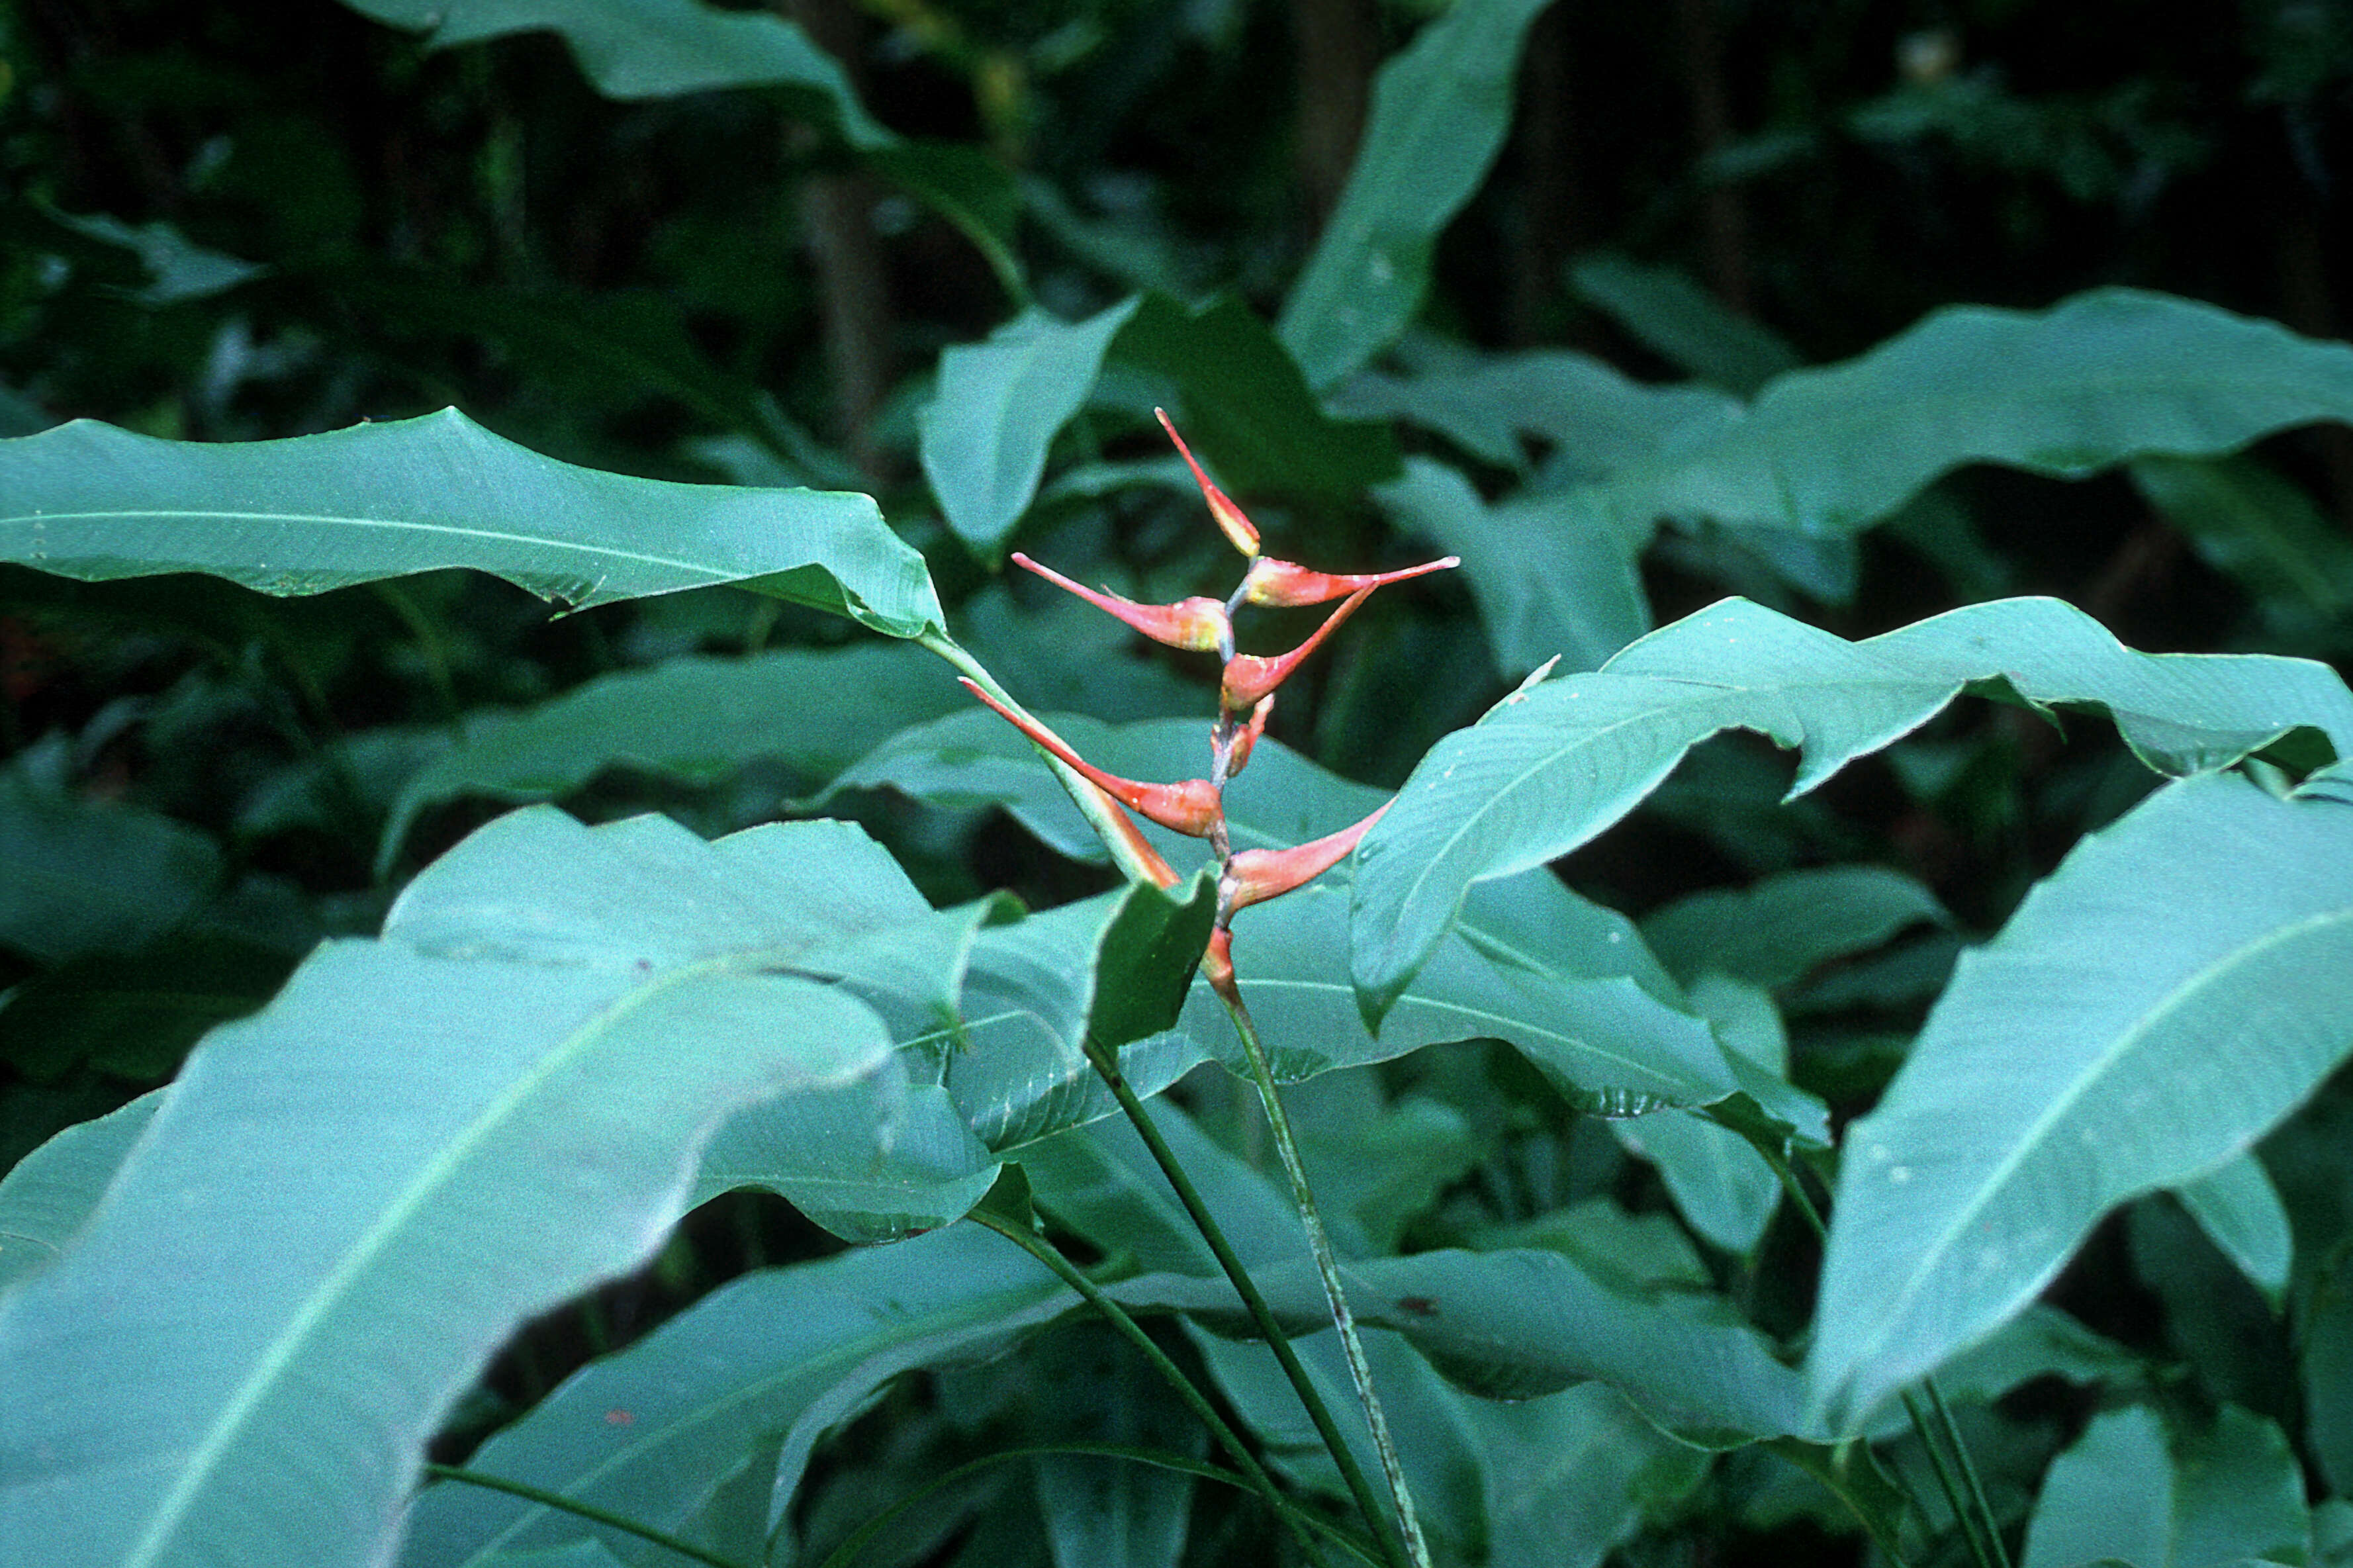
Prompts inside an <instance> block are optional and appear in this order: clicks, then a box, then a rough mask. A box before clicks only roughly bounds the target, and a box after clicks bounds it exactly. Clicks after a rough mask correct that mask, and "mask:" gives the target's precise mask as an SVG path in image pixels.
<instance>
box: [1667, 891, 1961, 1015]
mask: <svg viewBox="0 0 2353 1568" xmlns="http://www.w3.org/2000/svg"><path fill="white" fill-rule="evenodd" d="M1951 920H1952V917H1951V916H1950V915H1948V914H1947V913H1946V912H1945V906H1944V905H1943V904H1941V903H1939V902H1937V901H1936V894H1934V893H1932V892H1930V891H1929V890H1928V889H1926V888H1925V887H1923V886H1921V885H1920V883H1918V882H1917V881H1915V880H1914V879H1912V878H1910V877H1907V876H1905V875H1904V874H1903V873H1902V872H1900V871H1892V870H1889V869H1888V868H1885V867H1883V866H1830V867H1824V868H1820V869H1819V870H1807V871H1785V872H1782V873H1781V874H1779V875H1778V876H1773V877H1767V878H1765V879H1761V880H1759V881H1757V883H1755V884H1753V885H1752V886H1750V887H1748V888H1746V889H1710V890H1709V891H1707V892H1704V893H1693V894H1691V895H1690V896H1688V897H1686V898H1682V899H1678V900H1675V901H1674V902H1673V903H1672V904H1669V905H1667V906H1666V907H1665V908H1664V909H1662V910H1659V911H1657V912H1656V913H1655V914H1652V915H1651V916H1650V917H1649V918H1648V919H1646V920H1645V921H1643V922H1642V936H1643V938H1644V940H1646V941H1647V942H1650V944H1651V951H1652V952H1656V953H1657V954H1658V955H1659V958H1660V960H1661V961H1662V963H1665V964H1666V966H1667V967H1668V968H1669V969H1671V970H1672V971H1674V973H1676V974H1678V975H1679V976H1681V977H1683V979H1684V980H1686V981H1688V980H1691V979H1694V978H1695V977H1696V976H1697V975H1699V974H1700V973H1704V971H1707V970H1711V969H1712V970H1714V971H1715V972H1716V973H1719V974H1727V975H1730V976H1732V977H1733V978H1735V979H1737V980H1744V981H1746V982H1747V983H1748V984H1751V985H1759V986H1763V987H1764V988H1765V989H1766V990H1768V991H1774V990H1778V989H1779V988H1781V987H1782V986H1784V985H1788V984H1790V983H1791V982H1793V981H1797V980H1800V979H1803V978H1804V977H1805V976H1806V975H1807V974H1809V973H1811V972H1812V971H1813V970H1814V969H1815V968H1816V967H1818V966H1820V965H1821V964H1823V963H1829V962H1830V961H1831V959H1834V958H1844V957H1847V956H1848V955H1850V954H1852V953H1857V952H1869V951H1871V950H1872V949H1873V948H1875V947H1878V946H1881V945H1883V943H1884V942H1886V941H1887V940H1888V939H1889V938H1890V937H1892V936H1894V935H1895V934H1896V933H1897V932H1898V931H1903V930H1904V929H1905V928H1906V927H1907V926H1912V925H1915V924H1917V923H1919V922H1921V921H1929V922H1931V923H1933V924H1936V925H1940V926H1941V925H1947V924H1950V923H1951Z"/></svg>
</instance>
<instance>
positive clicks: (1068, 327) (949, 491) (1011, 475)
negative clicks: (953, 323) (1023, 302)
mask: <svg viewBox="0 0 2353 1568" xmlns="http://www.w3.org/2000/svg"><path fill="white" fill-rule="evenodd" d="M1141 302H1142V301H1141V300H1139V299H1135V298H1130V299H1127V300H1122V301H1121V302H1120V303H1118V304H1116V305H1113V307H1111V309H1109V310H1103V311H1099V312H1097V313H1096V314H1094V315H1092V316H1090V317H1088V318H1087V319H1086V320H1085V321H1058V320H1056V319H1055V318H1054V317H1052V316H1050V315H1049V314H1047V313H1046V312H1045V311H1043V310H1035V309H1032V310H1026V311H1024V312H1023V313H1022V314H1020V315H1019V316H1017V317H1015V318H1014V319H1013V320H1012V321H1008V322H1007V323H1006V324H1005V325H1004V326H1001V327H999V328H997V331H993V332H991V333H989V335H988V339H987V342H980V343H975V344H970V345H965V346H961V347H956V348H951V349H949V350H948V351H947V352H946V353H944V354H942V355H941V356H940V376H939V385H938V389H937V390H936V391H935V392H934V394H933V395H932V400H931V401H930V402H929V403H927V404H925V405H923V408H922V409H921V410H920V411H919V412H918V413H917V414H916V416H915V425H916V429H917V431H918V432H919V435H920V438H919V443H918V447H917V450H918V453H919V455H920V456H921V458H922V459H923V477H924V478H925V479H928V480H930V481H931V486H932V494H933V495H934V496H935V497H937V498H938V500H939V503H940V510H941V511H943V512H944V513H945V514H946V517H947V520H948V526H949V527H950V528H953V529H954V530H955V531H956V534H957V536H958V537H959V538H961V539H962V540H964V542H965V543H967V544H969V545H971V546H973V547H974V548H975V549H976V550H978V551H981V552H987V553H988V554H991V555H993V554H994V553H995V552H997V548H998V547H999V546H1000V545H1002V544H1003V543H1004V542H1005V537H1006V535H1008V533H1010V532H1012V531H1013V526H1014V524H1016V523H1018V522H1019V521H1021V514H1022V513H1023V512H1025V511H1027V510H1029V502H1030V500H1032V499H1033V498H1034V497H1035V496H1036V495H1037V493H1038V481H1039V479H1040V478H1041V477H1043V475H1044V474H1045V472H1046V448H1047V447H1048V446H1049V445H1050V444H1051V443H1052V441H1053V439H1054V437H1055V436H1056V435H1057V434H1058V433H1060V430H1061V428H1062V426H1064V425H1066V424H1068V423H1069V422H1070V419H1071V416H1072V415H1074V414H1076V413H1077V412H1078V411H1079V410H1080V408H1081V407H1082V406H1084V405H1085V403H1086V401H1087V397H1088V395H1089V394H1091V393H1092V391H1093V390H1094V384H1095V377H1096V376H1098V375H1100V374H1102V372H1103V354H1104V353H1105V351H1106V350H1108V349H1109V348H1110V347H1111V342H1112V339H1113V336H1115V335H1116V334H1117V333H1118V331H1119V330H1120V329H1121V328H1122V327H1124V326H1125V325H1126V324H1127V323H1128V321H1129V320H1130V319H1131V318H1133V317H1134V314H1135V312H1136V309H1137V307H1138V305H1139V304H1141Z"/></svg>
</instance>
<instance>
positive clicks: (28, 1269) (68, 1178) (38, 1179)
mask: <svg viewBox="0 0 2353 1568" xmlns="http://www.w3.org/2000/svg"><path fill="white" fill-rule="evenodd" d="M163 1093H164V1091H163V1090H162V1089H152V1090H150V1091H149V1092H147V1093H145V1094H142V1095H141V1096H140V1097H139V1098H138V1099H136V1100H132V1102H131V1103H130V1104H128V1105H126V1106H124V1107H123V1108H122V1109H121V1110H117V1111H114V1112H112V1113H111V1114H110V1115H106V1116H101V1117H100V1118H99V1119H98V1120H97V1121H84V1122H81V1123H79V1125H76V1126H73V1127H69V1128H67V1129H66V1130H65V1131H62V1132H60V1133H58V1135H57V1136H56V1137H54V1138H52V1139H50V1140H49V1141H48V1142H46V1143H44V1144H42V1145H41V1146H40V1147H39V1148H37V1149H36V1150H34V1151H33V1152H31V1153H29V1154H27V1155H26V1156H25V1157H24V1158H23V1159H22V1160H19V1161H17V1162H16V1164H15V1165H14V1166H12V1167H10V1169H9V1171H8V1173H7V1175H5V1177H0V1289H5V1288H6V1287H8V1286H10V1285H14V1284H16V1282H18V1281H19V1280H22V1279H30V1278H31V1277H32V1276H33V1275H34V1274H35V1273H37V1272H38V1271H39V1270H41V1269H43V1268H47V1267H48V1266H49V1265H50V1264H52V1263H54V1262H56V1261H57V1260H58V1258H60V1257H62V1256H63V1255H64V1253H65V1249H66V1246H67V1244H68V1243H69V1242H70V1241H72V1240H73V1238H74V1237H77V1236H79V1235H80V1234H81V1227H82V1226H84V1225H86V1224H88V1223H89V1220H90V1212H91V1211H92V1210H93V1209H95V1208H97V1207H98V1200H99V1195H100V1194H101V1193H103V1192H105V1191H106V1184H108V1183H109V1182H111V1181H112V1180H113V1179H114V1173H115V1172H116V1171H118V1170H120V1169H121V1165H122V1162H123V1160H124V1159H125V1158H126V1157H127V1156H128V1155H129V1154H130V1152H131V1145H132V1143H133V1142H136V1141H137V1140H138V1137H139V1135H140V1134H141V1133H142V1132H144V1131H147V1123H148V1122H149V1121H153V1119H154V1116H155V1105H156V1101H157V1100H159V1099H160V1098H161V1097H162V1095H163Z"/></svg>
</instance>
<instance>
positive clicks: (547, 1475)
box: [400, 1226, 1077, 1568]
mask: <svg viewBox="0 0 2353 1568" xmlns="http://www.w3.org/2000/svg"><path fill="white" fill-rule="evenodd" d="M1076 1302H1077V1299H1076V1298H1075V1297H1073V1296H1071V1293H1070V1290H1069V1288H1068V1287H1066V1286H1064V1285H1062V1284H1061V1283H1060V1281H1059V1280H1057V1279H1054V1277H1053V1276H1052V1275H1050V1274H1049V1273H1048V1272H1047V1271H1046V1269H1045V1268H1043V1267H1042V1266H1041V1265H1039V1263H1037V1262H1036V1261H1035V1260H1033V1259H1032V1258H1030V1257H1029V1255H1028V1254H1027V1253H1025V1252H1022V1251H1021V1250H1020V1249H1019V1248H1018V1247H1015V1246H1013V1245H1012V1244H1011V1243H1010V1242H1008V1241H1006V1240H1005V1239H1004V1238H1003V1237H998V1236H997V1235H995V1234H994V1233H992V1232H989V1231H986V1230H982V1229H980V1228H979V1227H978V1226H953V1227H951V1228H949V1229H947V1230H943V1231H939V1232H936V1233H934V1234H933V1235H930V1236H923V1237H916V1238H914V1239H913V1240H912V1241H905V1242H901V1243H899V1244H898V1245H896V1246H892V1247H869V1248H861V1249H860V1250H857V1251H853V1252H849V1253H845V1254H843V1255H841V1256H839V1257H838V1258H827V1259H824V1260H823V1261H820V1262H817V1263H805V1264H799V1265H796V1266H795V1267H793V1268H774V1269H765V1270H762V1271H760V1272H757V1273H754V1274H748V1275H745V1276H744V1278H742V1279H736V1280H733V1281H732V1282H730V1283H729V1284H727V1285H726V1286H724V1287H723V1288H722V1289H719V1290H716V1291H714V1292H712V1294H711V1295H710V1296H708V1297H705V1298H704V1299H703V1300H701V1301H698V1302H697V1303H695V1305H694V1306H693V1307H691V1308H690V1309H689V1310H687V1311H685V1312H682V1313H681V1314H680V1315H679V1316H678V1317H676V1318H674V1319H672V1320H671V1321H670V1322H668V1323H665V1324H663V1325H662V1326H661V1327H660V1328H659V1329H658V1330H656V1331H654V1332H653V1333H651V1334H649V1335H648V1336H647V1337H646V1338H645V1339H644V1340H642V1341H640V1342H638V1343H637V1344H635V1345H632V1346H630V1347H629V1348H628V1350H627V1351H624V1352H621V1353H620V1354H619V1355H617V1356H613V1357H610V1358H608V1359H607V1360H604V1361H600V1362H596V1363H592V1364H591V1365H589V1366H588V1367H586V1369H584V1370H583V1371H582V1372H580V1373H578V1374H577V1375H575V1376H574V1377H573V1378H572V1379H571V1380H570V1381H568V1382H566V1383H565V1384H564V1385H563V1386H562V1387H560V1388H558V1389H557V1390H556V1391H555V1392H554V1394H550V1395H548V1397H547V1398H546V1399H544V1400H543V1401H541V1402H540V1404H538V1405H535V1406H533V1409H532V1411H531V1413H530V1415H526V1416H525V1417H523V1419H522V1420H521V1421H518V1422H517V1423H515V1424H514V1425H513V1426H510V1427H508V1428H507V1429H506V1430H504V1431H502V1432H501V1433H499V1434H498V1435H497V1436H493V1437H492V1438H491V1439H490V1441H488V1442H486V1443H484V1444H483V1445H482V1446H481V1447H480V1448H479V1449H477V1450H476V1451H475V1453H474V1455H473V1458H472V1459H471V1461H470V1464H471V1467H472V1468H476V1469H479V1470H483V1471H486V1472H488V1473H489V1474H491V1475H495V1476H500V1477H503V1478H504V1479H509V1480H513V1481H520V1482H522V1483H524V1484H526V1485H530V1486H535V1487H539V1488H542V1489H545V1490H548V1491H553V1492H558V1493H561V1494H562V1495H564V1496H565V1497H567V1498H570V1499H572V1500H575V1501H577V1502H583V1503H586V1504H588V1505H589V1506H591V1507H595V1508H602V1509H606V1510H610V1511H612V1512H614V1513H617V1514H621V1515H623V1516H625V1517H627V1518H628V1519H631V1520H634V1521H638V1522H639V1523H643V1524H649V1525H652V1526H654V1527H655V1528H657V1529H662V1530H668V1531H676V1532H683V1533H685V1534H686V1535H687V1536H688V1538H689V1539H691V1540H694V1541H695V1542H696V1543H697V1544H699V1545H702V1546H704V1547H706V1548H710V1549H716V1550H721V1551H723V1552H730V1553H733V1554H734V1555H736V1556H738V1557H739V1558H740V1560H742V1561H744V1562H759V1561H765V1550H764V1547H765V1535H766V1531H767V1526H768V1522H769V1514H770V1511H771V1508H772V1507H781V1506H782V1505H783V1504H784V1503H786V1502H787V1501H789V1500H790V1499H791V1497H792V1494H793V1491H794V1489H795V1488H796V1487H797V1485H798V1483H799V1480H800V1477H801V1473H802V1470H803V1468H804V1467H806V1465H807V1462H808V1456H809V1450H810V1449H811V1447H814V1446H815V1444H816V1443H817V1441H818V1438H820V1437H822V1436H824V1435H825V1434H826V1433H827V1432H828V1431H829V1430H831V1429H832V1428H833V1427H835V1426H839V1425H840V1424H841V1423H843V1422H845V1421H847V1420H849V1418H850V1417H852V1416H854V1415H857V1414H858V1413H859V1412H860V1410H861V1409H863V1408H864V1407H865V1406H866V1405H867V1403H868V1402H869V1401H870V1400H871V1398H872V1396H873V1394H874V1392H875V1390H876V1389H878V1388H879V1387H881V1384H883V1383H884V1382H885V1381H887V1380H888V1379H890V1378H891V1377H892V1376H894V1375H896V1374H897V1373H901V1372H904V1371H906V1370H908V1369H909V1368H912V1367H917V1366H926V1365H935V1364H939V1363H942V1362H945V1361H952V1360H955V1359H958V1358H969V1357H974V1356H979V1355H986V1354H988V1353H990V1352H994V1351H995V1350H997V1349H998V1348H999V1347H1001V1346H1002V1345H1003V1344H1004V1343H1005V1342H1007V1341H1008V1340H1009V1339H1010V1338H1012V1337H1013V1336H1014V1335H1015V1334H1017V1333H1018V1332H1020V1331H1022V1330H1023V1329H1025V1328H1028V1327H1030V1326H1033V1325H1035V1324H1038V1323H1040V1322H1044V1321H1048V1320H1050V1319H1051V1318H1054V1317H1056V1316H1059V1315H1060V1313H1061V1312H1063V1311H1065V1310H1068V1309H1069V1308H1070V1307H1071V1306H1073V1305H1076ZM732 1490H740V1491H743V1492H744V1493H747V1494H748V1497H749V1500H750V1503H751V1506H749V1507H744V1508H736V1509H728V1508H725V1507H721V1506H715V1505H716V1504H717V1503H718V1500H720V1498H721V1497H722V1495H723V1493H725V1492H728V1491H732ZM772 1497H773V1498H774V1500H775V1501H774V1503H773V1504H772V1503H771V1498H772ZM745 1514H748V1516H749V1517H748V1518H745V1517H742V1516H743V1515H745ZM583 1539H586V1540H602V1541H603V1542H605V1543H606V1544H607V1546H609V1547H611V1548H612V1549H613V1550H614V1551H615V1552H617V1553H618V1554H620V1555H621V1556H622V1557H623V1558H624V1559H625V1560H626V1561H628V1562H630V1563H645V1564H652V1563H658V1562H660V1561H661V1560H662V1558H664V1557H666V1556H667V1554H659V1555H651V1556H649V1555H647V1552H648V1549H647V1548H646V1547H645V1545H644V1543H643V1542H638V1541H637V1540H635V1539H633V1538H631V1537H629V1536H626V1535H623V1534H621V1533H620V1532H618V1531H607V1530H605V1529H602V1528H600V1527H598V1526H596V1525H594V1524H590V1523H587V1522H586V1521H583V1520H581V1519H580V1518H579V1517H578V1516H577V1515H575V1514H570V1513H565V1512H563V1511H560V1510H555V1509H551V1508H547V1507H545V1506H543V1505H542V1504H539V1503H534V1502H530V1501H527V1500H523V1499H522V1498H517V1497H513V1496H511V1495H508V1494H506V1493H502V1492H494V1491H489V1490H485V1489H480V1488H474V1487H463V1486H436V1487H433V1488H430V1489H427V1491H425V1492H424V1493H423V1494H421V1495H420V1496H419V1497H418V1498H417V1500H416V1502H415V1503H414V1504H413V1505H412V1506H411V1508H410V1509H409V1517H408V1531H407V1541H406V1549H405V1550H404V1552H402V1555H401V1558H400V1561H401V1562H402V1563H403V1564H405V1565H406V1568H460V1565H464V1568H487V1565H488V1564H489V1563H492V1562H493V1561H495V1560H496V1559H497V1557H498V1554H499V1553H501V1552H512V1551H518V1550H522V1549H527V1548H533V1547H539V1548H549V1547H556V1546H561V1545H563V1544H565V1542H571V1541H576V1540H583ZM668 1561H670V1562H673V1563H674V1562H675V1561H676V1559H675V1558H669V1559H668Z"/></svg>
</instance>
